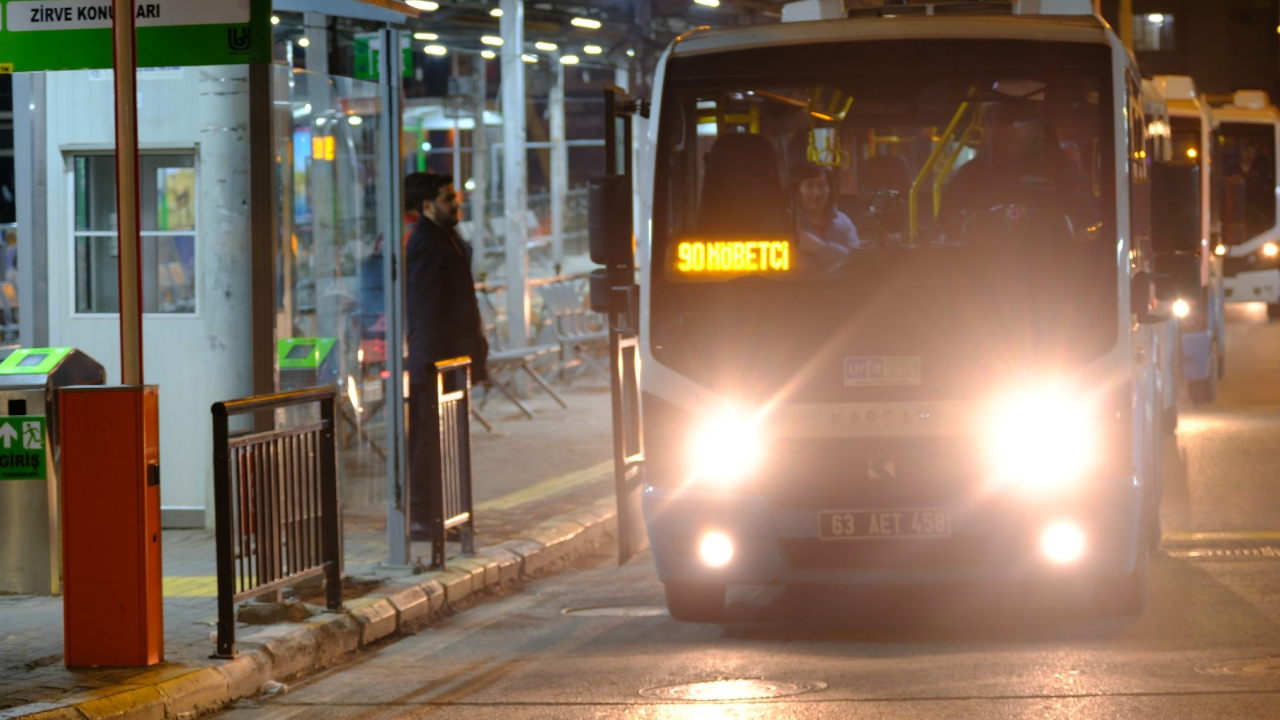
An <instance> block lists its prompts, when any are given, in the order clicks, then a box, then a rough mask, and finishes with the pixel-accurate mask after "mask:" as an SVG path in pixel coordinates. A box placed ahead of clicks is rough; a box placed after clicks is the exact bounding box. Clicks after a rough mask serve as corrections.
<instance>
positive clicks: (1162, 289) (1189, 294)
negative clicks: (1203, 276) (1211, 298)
mask: <svg viewBox="0 0 1280 720" xmlns="http://www.w3.org/2000/svg"><path fill="white" fill-rule="evenodd" d="M1155 271H1156V276H1155V278H1156V297H1157V298H1159V299H1160V300H1166V301H1170V302H1172V301H1174V300H1177V299H1178V298H1182V299H1183V300H1193V299H1196V298H1198V297H1200V257H1199V256H1198V255H1191V254H1188V253H1180V254H1176V255H1175V254H1172V253H1169V254H1164V255H1157V256H1156V258H1155Z"/></svg>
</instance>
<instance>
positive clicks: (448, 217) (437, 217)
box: [431, 212, 459, 228]
mask: <svg viewBox="0 0 1280 720" xmlns="http://www.w3.org/2000/svg"><path fill="white" fill-rule="evenodd" d="M458 215H459V213H453V212H432V213H431V220H432V222H434V223H435V224H437V225H439V226H440V227H442V228H454V227H457V226H458Z"/></svg>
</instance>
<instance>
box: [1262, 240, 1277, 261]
mask: <svg viewBox="0 0 1280 720" xmlns="http://www.w3.org/2000/svg"><path fill="white" fill-rule="evenodd" d="M1262 255H1263V257H1269V258H1273V257H1275V256H1276V255H1280V246H1277V245H1276V244H1275V243H1273V242H1269V243H1267V244H1266V245H1263V246H1262Z"/></svg>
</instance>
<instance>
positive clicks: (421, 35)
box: [413, 32, 440, 40]
mask: <svg viewBox="0 0 1280 720" xmlns="http://www.w3.org/2000/svg"><path fill="white" fill-rule="evenodd" d="M413 39H414V40H439V39H440V36H439V35H437V34H435V33H429V32H416V33H414V34H413Z"/></svg>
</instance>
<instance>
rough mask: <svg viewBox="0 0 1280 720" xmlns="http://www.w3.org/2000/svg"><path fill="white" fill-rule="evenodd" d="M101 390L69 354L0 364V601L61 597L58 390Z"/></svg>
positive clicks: (92, 368) (19, 357) (91, 372)
mask: <svg viewBox="0 0 1280 720" xmlns="http://www.w3.org/2000/svg"><path fill="white" fill-rule="evenodd" d="M104 382H106V372H105V371H104V370H103V368H102V366H101V365H99V364H98V363H97V362H96V361H94V359H93V358H91V357H89V356H88V355H86V354H84V353H82V352H80V351H79V350H76V349H74V348H19V349H17V350H15V351H13V353H12V354H10V355H9V356H8V357H6V358H5V359H4V360H3V361H0V593H20V594H26V595H57V594H59V593H60V592H61V586H62V578H61V568H62V552H61V526H60V523H59V511H58V499H59V492H60V488H59V485H58V455H59V452H58V449H59V445H58V419H57V412H58V410H57V408H58V402H57V394H58V388H61V387H66V386H68V385H101V384H103V383H104Z"/></svg>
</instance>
